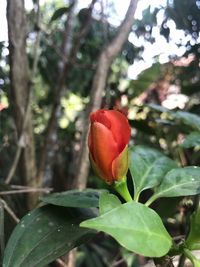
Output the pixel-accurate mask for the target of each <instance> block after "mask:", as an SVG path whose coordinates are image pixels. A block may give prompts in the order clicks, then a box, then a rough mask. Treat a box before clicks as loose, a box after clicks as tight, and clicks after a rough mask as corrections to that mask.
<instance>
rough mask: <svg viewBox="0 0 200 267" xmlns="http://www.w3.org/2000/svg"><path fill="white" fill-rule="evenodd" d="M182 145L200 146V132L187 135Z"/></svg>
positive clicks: (188, 146) (187, 146) (185, 146)
mask: <svg viewBox="0 0 200 267" xmlns="http://www.w3.org/2000/svg"><path fill="white" fill-rule="evenodd" d="M181 146H182V147H184V148H190V147H195V146H200V132H192V133H191V134H189V135H188V136H186V138H185V140H184V141H183V143H182V144H181Z"/></svg>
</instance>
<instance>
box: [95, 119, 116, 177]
mask: <svg viewBox="0 0 200 267" xmlns="http://www.w3.org/2000/svg"><path fill="white" fill-rule="evenodd" d="M91 141H92V145H91V146H92V157H93V159H94V161H95V163H96V165H97V166H98V168H99V169H100V170H101V172H102V173H104V177H103V178H105V177H106V179H107V181H109V180H112V179H113V176H112V161H113V160H114V159H115V158H116V157H117V155H118V153H119V152H118V147H117V143H116V141H115V140H114V138H113V135H112V132H111V131H110V130H108V129H107V128H106V127H105V126H104V125H103V124H101V123H99V122H94V123H92V126H91Z"/></svg>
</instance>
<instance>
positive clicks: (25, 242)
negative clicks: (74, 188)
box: [3, 205, 94, 267]
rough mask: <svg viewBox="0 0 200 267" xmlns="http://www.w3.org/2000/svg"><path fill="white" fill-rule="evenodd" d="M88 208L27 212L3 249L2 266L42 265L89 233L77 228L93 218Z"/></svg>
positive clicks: (60, 208) (41, 209) (75, 244)
mask: <svg viewBox="0 0 200 267" xmlns="http://www.w3.org/2000/svg"><path fill="white" fill-rule="evenodd" d="M93 216H94V214H93V213H92V212H91V211H90V210H81V209H69V208H63V207H56V206H52V205H47V206H43V207H41V208H38V209H35V210H33V211H32V212H31V213H29V214H27V215H26V216H25V217H24V218H23V219H22V220H21V222H20V223H19V224H18V225H17V226H16V228H15V229H14V231H13V233H12V235H11V237H10V239H9V241H8V244H7V247H6V249H5V255H4V261H3V266H4V267H25V266H28V267H44V266H45V265H46V264H48V263H50V262H52V261H53V260H55V259H57V258H58V257H60V256H62V255H63V254H65V253H66V252H68V251H70V250H71V249H72V248H74V247H75V246H78V245H80V244H81V243H83V242H85V240H86V239H87V238H88V237H89V236H90V235H91V234H92V232H91V231H88V230H87V229H82V228H80V227H79V224H80V222H82V221H84V220H85V219H86V218H87V219H88V218H91V217H93Z"/></svg>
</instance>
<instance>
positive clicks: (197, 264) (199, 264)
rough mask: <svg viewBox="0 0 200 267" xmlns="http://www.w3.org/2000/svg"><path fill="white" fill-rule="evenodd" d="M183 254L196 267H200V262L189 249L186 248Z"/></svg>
mask: <svg viewBox="0 0 200 267" xmlns="http://www.w3.org/2000/svg"><path fill="white" fill-rule="evenodd" d="M183 253H184V255H185V256H186V257H187V258H188V259H189V260H190V261H191V262H192V264H193V266H194V267H200V261H199V260H198V259H197V258H196V257H195V256H194V255H193V254H192V253H191V251H190V250H189V249H186V248H185V249H184V250H183Z"/></svg>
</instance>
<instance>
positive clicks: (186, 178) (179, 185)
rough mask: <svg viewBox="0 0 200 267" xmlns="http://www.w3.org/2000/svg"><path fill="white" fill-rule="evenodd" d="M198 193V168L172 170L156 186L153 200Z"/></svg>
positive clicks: (199, 175) (199, 188) (199, 189)
mask: <svg viewBox="0 0 200 267" xmlns="http://www.w3.org/2000/svg"><path fill="white" fill-rule="evenodd" d="M199 193H200V167H196V166H192V167H185V168H177V169H173V170H171V171H170V172H168V173H167V175H166V176H165V177H164V179H163V180H162V183H161V184H160V185H159V186H158V188H157V190H156V192H155V196H154V198H159V197H178V196H190V195H196V194H199Z"/></svg>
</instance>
